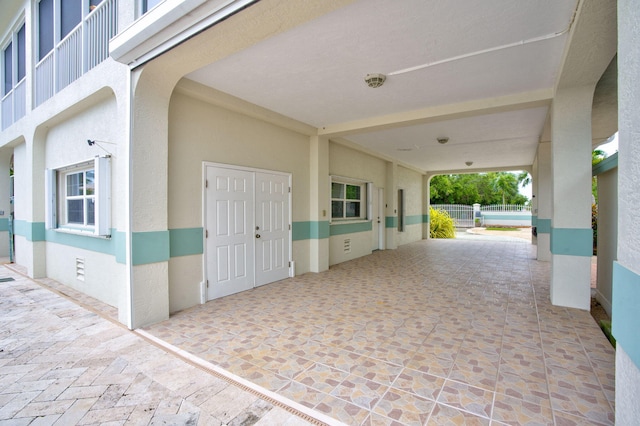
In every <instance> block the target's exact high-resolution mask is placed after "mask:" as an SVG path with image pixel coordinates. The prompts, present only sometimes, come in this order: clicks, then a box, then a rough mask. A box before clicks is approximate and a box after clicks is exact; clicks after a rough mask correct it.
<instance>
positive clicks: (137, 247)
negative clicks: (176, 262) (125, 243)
mask: <svg viewBox="0 0 640 426" xmlns="http://www.w3.org/2000/svg"><path fill="white" fill-rule="evenodd" d="M170 241H171V240H170V237H169V231H152V232H133V233H132V234H131V264H132V265H134V266H135V265H145V264H148V263H157V262H166V261H168V260H169V257H170V255H171V250H170Z"/></svg>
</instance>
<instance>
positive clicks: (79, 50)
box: [33, 0, 118, 107]
mask: <svg viewBox="0 0 640 426" xmlns="http://www.w3.org/2000/svg"><path fill="white" fill-rule="evenodd" d="M91 7H92V10H91V11H90V12H89V14H88V15H87V16H86V17H85V18H84V19H82V21H81V22H80V24H78V25H77V26H76V27H75V28H74V29H73V30H72V31H71V32H69V34H67V35H66V36H65V37H64V38H63V39H62V40H60V42H58V43H57V44H56V46H55V47H54V48H53V49H52V50H51V51H50V52H49V53H48V54H47V55H45V56H44V57H43V58H42V59H41V60H40V61H39V62H38V63H37V64H36V66H35V79H34V98H33V102H34V107H37V106H38V105H40V104H42V103H43V102H44V101H46V100H47V99H49V98H51V97H52V96H53V95H54V94H55V93H57V92H59V91H60V90H62V89H64V88H65V87H67V86H68V85H69V84H71V83H73V82H74V81H75V80H77V79H78V78H79V77H80V76H82V75H83V74H84V73H86V72H87V71H89V70H91V69H92V68H94V67H95V66H96V65H98V64H99V63H101V62H102V61H104V60H105V59H106V58H107V57H108V56H109V40H110V39H111V38H112V37H113V36H114V35H116V33H117V30H118V13H117V10H116V7H117V1H116V0H103V1H102V2H101V3H99V4H98V5H95V6H91Z"/></svg>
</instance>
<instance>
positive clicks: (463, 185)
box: [431, 172, 529, 205]
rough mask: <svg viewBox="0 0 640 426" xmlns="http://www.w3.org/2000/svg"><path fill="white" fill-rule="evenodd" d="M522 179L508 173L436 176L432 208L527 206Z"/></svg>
mask: <svg viewBox="0 0 640 426" xmlns="http://www.w3.org/2000/svg"><path fill="white" fill-rule="evenodd" d="M525 173H526V172H525ZM519 177H520V176H516V175H515V174H513V173H509V172H491V173H475V174H461V175H438V176H434V177H433V178H432V179H431V204H466V205H471V204H475V203H479V204H482V205H491V204H526V203H527V202H528V201H529V199H528V198H527V197H526V196H524V195H522V194H520V193H519V192H518V188H519V185H520V182H521V181H520V180H519Z"/></svg>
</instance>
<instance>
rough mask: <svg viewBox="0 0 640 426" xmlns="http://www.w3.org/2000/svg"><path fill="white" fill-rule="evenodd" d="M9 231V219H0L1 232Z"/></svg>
mask: <svg viewBox="0 0 640 426" xmlns="http://www.w3.org/2000/svg"><path fill="white" fill-rule="evenodd" d="M8 230H9V219H7V218H6V217H5V218H0V232H5V231H8Z"/></svg>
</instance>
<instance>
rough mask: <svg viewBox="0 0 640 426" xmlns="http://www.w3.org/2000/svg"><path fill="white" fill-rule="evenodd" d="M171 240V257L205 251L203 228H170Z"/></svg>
mask: <svg viewBox="0 0 640 426" xmlns="http://www.w3.org/2000/svg"><path fill="white" fill-rule="evenodd" d="M169 241H170V246H169V254H170V256H171V257H178V256H191V255H194V254H202V253H204V248H203V244H204V238H203V228H180V229H169Z"/></svg>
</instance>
